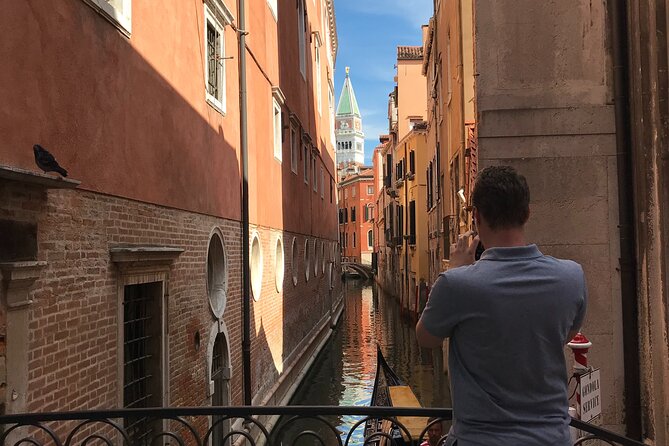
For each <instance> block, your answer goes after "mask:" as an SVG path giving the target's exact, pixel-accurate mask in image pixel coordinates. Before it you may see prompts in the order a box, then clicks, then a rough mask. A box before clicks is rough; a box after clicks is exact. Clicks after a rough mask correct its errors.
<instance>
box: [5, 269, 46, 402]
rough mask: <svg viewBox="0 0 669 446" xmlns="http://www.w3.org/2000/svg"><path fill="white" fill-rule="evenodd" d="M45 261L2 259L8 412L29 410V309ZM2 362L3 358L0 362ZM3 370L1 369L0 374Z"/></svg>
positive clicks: (6, 400)
mask: <svg viewBox="0 0 669 446" xmlns="http://www.w3.org/2000/svg"><path fill="white" fill-rule="evenodd" d="M45 266H46V262H37V261H32V262H8V263H0V273H1V275H2V281H1V282H0V283H1V286H0V295H1V296H0V297H1V299H2V306H3V307H4V309H3V310H4V311H5V312H6V320H7V327H6V330H5V342H6V357H5V364H4V365H5V367H6V373H5V376H6V379H5V381H4V382H5V383H6V396H5V398H6V399H5V400H4V401H3V402H4V403H5V412H6V413H21V412H25V411H26V407H27V400H26V395H27V392H28V372H29V370H28V346H29V341H30V338H29V331H28V323H29V312H30V305H31V304H32V303H33V301H32V296H31V295H30V288H31V287H32V285H33V283H34V282H35V280H37V278H38V277H39V275H40V273H41V271H42V269H43V268H44V267H45ZM1 365H3V364H1V361H0V366H1ZM3 372H4V371H2V370H0V377H1V375H2V374H3Z"/></svg>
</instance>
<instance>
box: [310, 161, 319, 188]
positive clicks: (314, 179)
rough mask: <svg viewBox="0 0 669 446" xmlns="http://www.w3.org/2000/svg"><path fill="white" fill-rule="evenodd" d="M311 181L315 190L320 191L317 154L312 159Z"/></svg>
mask: <svg viewBox="0 0 669 446" xmlns="http://www.w3.org/2000/svg"><path fill="white" fill-rule="evenodd" d="M311 182H312V183H313V188H314V192H318V177H317V176H316V156H315V155H314V156H313V157H312V159H311Z"/></svg>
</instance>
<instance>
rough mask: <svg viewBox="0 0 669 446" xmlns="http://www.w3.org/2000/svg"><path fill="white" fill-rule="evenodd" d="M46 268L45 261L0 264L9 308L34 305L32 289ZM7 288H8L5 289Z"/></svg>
mask: <svg viewBox="0 0 669 446" xmlns="http://www.w3.org/2000/svg"><path fill="white" fill-rule="evenodd" d="M44 267H46V262H44V261H28V262H4V263H0V273H2V282H4V283H3V287H2V288H3V289H4V291H5V293H6V298H7V306H8V307H9V308H10V309H11V308H20V307H25V306H27V305H30V304H32V303H33V300H32V298H31V297H30V292H29V291H30V287H31V286H32V285H33V283H35V281H36V280H37V279H38V278H39V276H40V274H41V272H42V270H43V269H44ZM5 287H6V288H5Z"/></svg>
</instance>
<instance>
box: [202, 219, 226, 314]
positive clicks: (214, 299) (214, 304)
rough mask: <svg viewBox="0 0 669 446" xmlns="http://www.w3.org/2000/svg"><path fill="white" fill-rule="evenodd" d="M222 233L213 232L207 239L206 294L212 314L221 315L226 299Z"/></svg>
mask: <svg viewBox="0 0 669 446" xmlns="http://www.w3.org/2000/svg"><path fill="white" fill-rule="evenodd" d="M225 260H226V259H225V249H224V247H223V239H222V234H221V233H220V232H218V230H217V232H215V233H214V235H212V237H211V239H210V240H209V249H208V250H207V294H208V295H209V306H210V308H211V311H212V312H213V313H214V316H215V317H217V318H220V317H223V312H224V311H225V304H226V301H227V296H226V293H227V287H228V268H227V263H226V261H225Z"/></svg>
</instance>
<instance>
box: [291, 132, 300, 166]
mask: <svg viewBox="0 0 669 446" xmlns="http://www.w3.org/2000/svg"><path fill="white" fill-rule="evenodd" d="M299 152H300V141H299V139H297V129H296V128H295V126H293V125H291V126H290V170H292V171H293V173H294V174H295V175H297V157H298V156H299Z"/></svg>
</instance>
